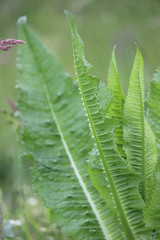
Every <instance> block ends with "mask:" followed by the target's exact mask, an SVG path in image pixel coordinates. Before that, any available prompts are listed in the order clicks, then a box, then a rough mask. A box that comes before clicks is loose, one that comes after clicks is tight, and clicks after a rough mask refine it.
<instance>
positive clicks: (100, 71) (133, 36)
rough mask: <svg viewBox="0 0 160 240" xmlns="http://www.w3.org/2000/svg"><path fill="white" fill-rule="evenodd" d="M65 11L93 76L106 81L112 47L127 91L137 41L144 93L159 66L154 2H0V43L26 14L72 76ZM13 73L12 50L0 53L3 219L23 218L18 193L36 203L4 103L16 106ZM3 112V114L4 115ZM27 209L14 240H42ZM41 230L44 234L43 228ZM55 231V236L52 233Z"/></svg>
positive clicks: (158, 9) (159, 12)
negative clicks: (23, 224) (72, 18)
mask: <svg viewBox="0 0 160 240" xmlns="http://www.w3.org/2000/svg"><path fill="white" fill-rule="evenodd" d="M65 9H68V10H70V11H71V12H72V13H73V14H74V15H75V18H76V23H77V27H78V30H79V33H80V35H81V37H82V39H83V42H84V44H85V54H86V58H87V60H88V61H89V62H90V63H91V64H92V65H94V69H93V73H94V74H96V75H98V76H99V77H100V79H102V80H105V79H106V77H107V69H108V65H109V60H110V55H111V51H112V48H113V46H114V45H116V46H117V48H116V56H117V63H118V68H119V73H120V78H121V82H122V85H123V89H124V91H125V92H126V90H127V86H128V81H129V75H130V72H131V68H132V64H133V60H134V56H135V51H136V47H135V42H137V43H138V45H139V47H140V49H141V51H142V54H143V57H144V67H145V68H144V76H145V86H146V90H147V89H148V86H149V82H150V81H151V79H152V75H153V73H154V71H155V69H156V68H157V66H158V65H159V64H160V51H159V48H160V1H159V0H152V1H150V0H134V1H133V0H119V1H118V0H112V1H111V0H46V1H44V0H28V1H27V0H14V1H13V0H0V39H5V38H9V37H10V38H16V37H17V35H16V22H17V19H18V18H19V17H20V16H23V15H26V16H27V17H28V23H29V25H30V26H31V28H32V29H33V30H34V31H35V32H36V33H37V34H38V35H39V36H40V37H41V39H42V40H43V41H44V43H45V44H46V45H47V46H48V48H49V49H50V50H51V51H52V52H53V54H54V55H55V56H56V57H57V59H59V61H60V62H62V63H63V64H64V66H65V67H66V69H67V71H69V72H70V73H71V74H72V75H73V76H74V77H75V75H74V67H73V56H72V48H71V37H70V30H69V26H68V22H67V18H66V16H65V15H64V10H65ZM16 71H17V70H16V48H14V49H12V50H10V51H9V52H1V53H0V103H1V105H0V111H1V113H0V133H1V134H0V189H1V194H0V200H1V203H2V209H3V215H4V219H5V221H7V220H9V219H15V218H22V215H24V208H23V205H24V201H23V200H24V196H22V195H23V193H25V198H27V197H28V198H27V199H30V198H32V197H34V198H35V199H36V196H34V194H33V192H32V190H31V187H30V182H31V181H30V175H29V172H28V170H27V169H28V165H29V164H28V163H23V174H21V172H22V171H21V170H20V168H19V164H20V162H19V160H18V157H17V156H18V148H17V144H16V138H17V123H16V120H14V118H13V117H12V116H11V112H12V110H11V109H10V107H9V104H8V100H9V99H12V100H13V101H14V102H16V98H17V91H16V90H15V87H14V85H15V80H16ZM4 110H5V111H6V112H7V113H4ZM21 175H24V176H25V178H24V180H23V181H24V184H25V187H22V186H21V177H20V176H21ZM22 189H23V190H22ZM26 189H29V190H26ZM27 194H28V195H27ZM26 195H27V197H26ZM31 205H32V204H31ZM33 206H34V209H36V207H37V209H39V212H38V214H39V215H41V214H42V215H43V214H44V215H45V216H46V218H45V219H46V222H45V223H43V221H40V225H42V226H41V227H44V225H45V226H50V225H47V224H51V223H50V220H49V218H48V213H46V210H45V209H43V207H42V205H41V203H37V204H36V206H35V205H34V204H33ZM26 209H27V212H28V215H29V217H28V216H27V218H28V219H31V218H32V223H31V221H29V223H28V225H29V227H28V230H24V231H23V232H25V231H26V232H25V234H24V236H22V234H21V233H18V234H19V238H18V237H17V238H16V239H33V236H34V239H41V238H40V235H42V237H43V234H42V233H41V234H40V235H38V234H39V233H38V231H39V229H40V227H39V229H36V227H35V222H36V221H37V220H36V217H37V216H39V215H34V216H32V215H33V214H32V213H33V211H32V208H31V206H30V205H27V206H26ZM29 209H30V212H29ZM40 209H42V211H41V210H40ZM37 211H38V210H37ZM38 218H39V217H38ZM7 224H8V223H7ZM36 224H37V222H36ZM28 225H27V226H28ZM32 225H33V226H32ZM7 227H8V225H7ZM47 229H48V227H47ZM21 230H22V229H21ZM27 231H28V233H27ZM30 232H32V233H30ZM42 232H45V231H44V229H43V231H42ZM54 232H56V230H55V229H54ZM15 234H17V233H15ZM27 234H28V235H27ZM30 234H32V238H31V237H30ZM34 234H35V235H34ZM12 235H13V234H12ZM17 236H18V235H17ZM27 236H28V237H27ZM51 236H52V237H51V238H49V235H48V238H47V237H46V236H45V239H62V237H60V236H59V235H56V234H55V235H54V237H53V234H52V235H51ZM10 238H12V237H11V236H10ZM42 239H44V238H42Z"/></svg>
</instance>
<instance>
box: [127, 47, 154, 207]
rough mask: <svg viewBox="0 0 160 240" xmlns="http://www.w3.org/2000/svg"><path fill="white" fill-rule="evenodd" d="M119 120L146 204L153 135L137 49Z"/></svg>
mask: <svg viewBox="0 0 160 240" xmlns="http://www.w3.org/2000/svg"><path fill="white" fill-rule="evenodd" d="M123 120H124V121H123V122H124V125H123V127H124V141H125V144H124V149H125V152H126V155H127V161H128V163H129V164H130V165H131V166H132V167H133V168H134V170H135V171H136V172H137V173H138V174H139V175H140V176H141V185H140V191H141V195H142V197H143V199H144V201H145V202H146V203H147V202H148V201H149V200H150V194H151V191H152V187H153V182H154V180H153V172H154V169H155V164H156V161H157V156H156V148H155V144H156V142H155V138H154V136H153V133H152V130H151V129H150V127H149V125H148V123H147V122H146V120H145V112H144V83H143V59H142V55H141V52H140V50H139V49H138V48H137V53H136V57H135V61H134V65H133V69H132V73H131V77H130V85H129V90H128V95H127V97H126V101H125V104H124V118H123Z"/></svg>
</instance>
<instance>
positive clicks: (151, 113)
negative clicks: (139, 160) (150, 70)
mask: <svg viewBox="0 0 160 240" xmlns="http://www.w3.org/2000/svg"><path fill="white" fill-rule="evenodd" d="M146 107H147V119H148V121H149V123H150V125H151V127H152V130H153V132H154V134H155V136H156V142H157V154H158V159H159V161H160V124H159V121H160V67H159V68H158V69H157V72H156V74H155V75H154V79H153V81H152V82H151V85H150V89H149V94H148V96H147V99H146Z"/></svg>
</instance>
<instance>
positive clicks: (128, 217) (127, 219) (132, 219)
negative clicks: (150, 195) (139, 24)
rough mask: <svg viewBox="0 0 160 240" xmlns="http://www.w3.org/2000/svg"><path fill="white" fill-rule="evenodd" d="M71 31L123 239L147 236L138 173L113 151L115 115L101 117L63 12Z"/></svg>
mask: <svg viewBox="0 0 160 240" xmlns="http://www.w3.org/2000/svg"><path fill="white" fill-rule="evenodd" d="M66 14H67V16H68V19H69V22H70V25H71V32H72V42H73V51H74V60H75V66H76V72H77V77H78V82H79V88H80V92H81V95H82V99H83V102H84V106H85V110H86V113H87V116H88V119H89V123H90V127H91V131H92V134H93V136H94V140H95V143H96V146H97V149H98V151H99V156H100V158H101V161H102V164H103V168H104V171H105V177H106V178H107V181H108V184H109V186H110V190H111V194H112V197H113V199H114V201H113V203H112V204H114V202H115V207H116V208H117V211H118V217H119V219H120V221H121V224H122V227H123V233H124V236H125V238H126V239H142V238H145V237H146V238H147V237H149V236H148V232H147V230H146V229H145V228H144V224H143V220H142V215H141V209H142V207H143V201H142V199H141V197H140V195H139V192H138V188H137V185H138V182H139V179H138V176H137V175H136V174H134V173H133V172H132V171H131V170H130V169H129V168H128V166H127V164H126V162H125V160H124V159H123V158H122V157H121V156H120V154H119V153H118V152H117V151H116V145H115V142H114V138H113V136H114V131H115V129H116V128H117V127H118V121H117V119H116V118H113V119H110V118H108V117H106V118H104V116H103V115H102V112H101V107H100V104H99V102H98V101H97V92H98V88H99V84H100V83H99V80H98V79H97V78H96V77H93V76H91V75H90V74H89V70H90V68H91V66H90V65H89V64H88V63H87V61H86V60H85V57H84V52H83V43H82V40H81V39H80V37H79V34H78V32H77V29H76V26H75V21H74V18H73V16H72V15H71V14H70V13H69V12H68V11H67V12H66Z"/></svg>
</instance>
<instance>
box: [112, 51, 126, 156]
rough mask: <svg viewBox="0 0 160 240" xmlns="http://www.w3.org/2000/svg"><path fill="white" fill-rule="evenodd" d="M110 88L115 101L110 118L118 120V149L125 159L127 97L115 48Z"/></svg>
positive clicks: (116, 138)
mask: <svg viewBox="0 0 160 240" xmlns="http://www.w3.org/2000/svg"><path fill="white" fill-rule="evenodd" d="M108 87H109V90H110V92H111V94H112V96H113V101H112V103H111V105H110V109H109V111H108V117H114V118H115V119H117V120H118V122H119V126H118V128H117V129H116V131H115V140H116V144H117V147H118V151H119V152H120V154H121V156H122V157H124V158H125V153H124V150H123V144H124V143H123V127H122V125H123V123H122V114H123V102H124V99H125V96H124V94H123V92H122V88H121V83H120V79H119V74H118V70H117V64H116V58H115V47H114V48H113V52H112V58H111V62H110V66H109V71H108Z"/></svg>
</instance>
